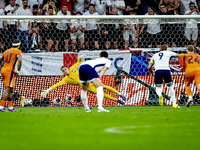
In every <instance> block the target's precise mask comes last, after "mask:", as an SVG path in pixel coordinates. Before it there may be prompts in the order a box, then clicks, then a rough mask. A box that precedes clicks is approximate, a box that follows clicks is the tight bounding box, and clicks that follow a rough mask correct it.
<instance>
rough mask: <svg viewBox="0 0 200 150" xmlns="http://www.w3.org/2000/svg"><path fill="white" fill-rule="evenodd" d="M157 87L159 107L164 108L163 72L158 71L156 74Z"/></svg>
mask: <svg viewBox="0 0 200 150" xmlns="http://www.w3.org/2000/svg"><path fill="white" fill-rule="evenodd" d="M154 80H155V85H156V93H157V95H158V96H159V105H160V106H163V96H162V84H163V80H162V70H156V72H155V77H154Z"/></svg>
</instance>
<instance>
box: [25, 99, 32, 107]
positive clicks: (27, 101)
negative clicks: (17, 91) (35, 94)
mask: <svg viewBox="0 0 200 150" xmlns="http://www.w3.org/2000/svg"><path fill="white" fill-rule="evenodd" d="M32 104H33V101H32V100H31V99H30V98H27V99H26V100H25V101H24V105H25V106H31V105H32Z"/></svg>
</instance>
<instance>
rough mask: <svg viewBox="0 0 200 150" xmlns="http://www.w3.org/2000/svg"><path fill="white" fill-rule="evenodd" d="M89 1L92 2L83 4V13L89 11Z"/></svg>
mask: <svg viewBox="0 0 200 150" xmlns="http://www.w3.org/2000/svg"><path fill="white" fill-rule="evenodd" d="M91 1H92V0H89V3H86V2H85V4H84V7H85V9H84V12H86V11H89V5H90V3H91Z"/></svg>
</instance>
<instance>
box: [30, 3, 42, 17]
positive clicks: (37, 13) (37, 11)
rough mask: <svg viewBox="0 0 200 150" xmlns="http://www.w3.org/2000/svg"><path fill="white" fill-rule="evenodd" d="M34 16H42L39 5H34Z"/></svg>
mask: <svg viewBox="0 0 200 150" xmlns="http://www.w3.org/2000/svg"><path fill="white" fill-rule="evenodd" d="M32 12H33V16H40V15H42V14H41V13H40V12H39V9H38V5H37V4H35V5H33V11H32Z"/></svg>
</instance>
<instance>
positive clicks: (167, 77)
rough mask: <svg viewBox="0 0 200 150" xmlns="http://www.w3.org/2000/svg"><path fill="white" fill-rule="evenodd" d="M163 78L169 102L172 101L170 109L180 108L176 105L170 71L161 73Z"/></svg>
mask: <svg viewBox="0 0 200 150" xmlns="http://www.w3.org/2000/svg"><path fill="white" fill-rule="evenodd" d="M163 78H164V81H165V83H166V84H167V86H168V88H169V93H170V97H171V101H172V107H173V108H180V107H179V106H178V105H177V104H176V94H175V91H174V86H173V80H172V76H171V72H170V70H166V71H165V72H163Z"/></svg>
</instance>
